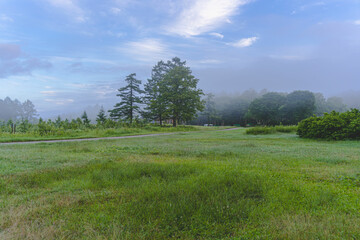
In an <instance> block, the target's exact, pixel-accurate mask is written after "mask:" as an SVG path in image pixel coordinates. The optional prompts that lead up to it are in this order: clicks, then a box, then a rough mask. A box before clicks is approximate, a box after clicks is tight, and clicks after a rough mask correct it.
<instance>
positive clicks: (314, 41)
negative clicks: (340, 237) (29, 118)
mask: <svg viewBox="0 0 360 240" xmlns="http://www.w3.org/2000/svg"><path fill="white" fill-rule="evenodd" d="M174 56H178V57H180V58H181V59H182V60H186V61H187V63H188V66H190V67H191V69H192V70H193V73H194V75H195V76H196V77H197V78H199V79H200V87H201V88H202V89H204V91H205V92H214V93H222V92H229V93H233V92H242V91H244V90H246V89H249V88H253V89H256V90H261V89H268V90H270V91H292V90H297V89H307V90H311V91H315V92H323V93H324V94H325V95H327V96H331V95H336V94H340V93H343V92H346V91H350V90H352V91H359V90H360V64H359V59H360V0H323V1H317V0H312V1H309V0H183V1H181V0H147V1H145V0H102V1H95V0H0V83H1V87H0V98H5V97H6V96H10V97H11V98H18V99H19V100H21V101H24V100H26V99H30V100H32V101H33V102H34V103H35V105H36V107H37V109H38V111H39V113H40V114H42V115H44V116H50V115H56V114H57V113H64V112H69V111H74V112H76V111H81V110H82V109H84V108H85V107H86V106H89V105H95V104H99V105H104V106H106V107H111V106H112V105H113V104H114V103H116V102H117V101H118V99H117V98H116V96H115V94H116V89H118V88H119V87H121V86H123V84H124V82H123V80H124V78H125V76H126V75H128V74H130V73H132V72H136V73H137V76H138V78H139V79H141V80H143V82H144V81H145V80H146V79H147V78H148V77H149V76H150V72H151V68H152V66H154V65H155V64H156V63H157V61H159V60H167V59H170V58H172V57H174Z"/></svg>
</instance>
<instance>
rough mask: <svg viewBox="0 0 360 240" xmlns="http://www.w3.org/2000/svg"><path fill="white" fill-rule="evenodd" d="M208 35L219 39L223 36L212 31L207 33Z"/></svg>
mask: <svg viewBox="0 0 360 240" xmlns="http://www.w3.org/2000/svg"><path fill="white" fill-rule="evenodd" d="M209 35H211V36H214V37H217V38H220V39H223V38H224V35H222V34H221V33H216V32H213V33H209Z"/></svg>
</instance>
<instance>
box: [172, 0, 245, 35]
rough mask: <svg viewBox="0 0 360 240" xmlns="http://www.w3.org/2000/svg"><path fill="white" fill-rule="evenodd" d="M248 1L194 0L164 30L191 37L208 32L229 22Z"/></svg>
mask: <svg viewBox="0 0 360 240" xmlns="http://www.w3.org/2000/svg"><path fill="white" fill-rule="evenodd" d="M249 2H250V0H194V1H191V3H192V5H191V6H189V7H186V8H185V9H184V10H183V11H182V12H181V14H180V15H179V17H178V19H177V20H176V22H175V23H172V24H171V25H169V26H168V27H167V28H166V31H167V32H168V33H171V34H176V35H181V36H185V37H191V36H196V35H200V34H203V33H206V32H209V31H211V30H213V29H216V28H217V27H219V26H220V25H222V24H224V23H226V22H230V20H229V18H230V17H231V16H233V15H235V14H236V13H237V11H238V8H239V7H240V6H242V5H245V4H247V3H249Z"/></svg>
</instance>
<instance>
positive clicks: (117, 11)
mask: <svg viewBox="0 0 360 240" xmlns="http://www.w3.org/2000/svg"><path fill="white" fill-rule="evenodd" d="M110 12H111V13H112V14H114V15H119V14H120V13H121V9H120V8H117V7H113V8H111V9H110Z"/></svg>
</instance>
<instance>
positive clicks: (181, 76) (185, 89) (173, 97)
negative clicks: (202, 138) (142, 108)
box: [158, 66, 204, 127]
mask: <svg viewBox="0 0 360 240" xmlns="http://www.w3.org/2000/svg"><path fill="white" fill-rule="evenodd" d="M198 82H199V79H196V78H195V77H194V76H193V75H192V74H191V70H190V68H189V67H185V66H171V69H170V70H169V71H168V72H167V73H166V74H165V76H164V78H163V79H162V80H161V81H160V82H159V83H158V86H159V93H160V94H159V101H160V102H162V103H164V104H166V110H165V114H166V115H167V116H169V118H170V119H172V121H173V126H174V127H176V126H177V125H178V123H179V122H180V121H189V120H192V119H193V118H194V117H195V115H196V112H198V111H202V110H203V108H204V101H202V100H201V96H202V95H204V93H203V91H202V90H201V89H198V88H197V84H198Z"/></svg>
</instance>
